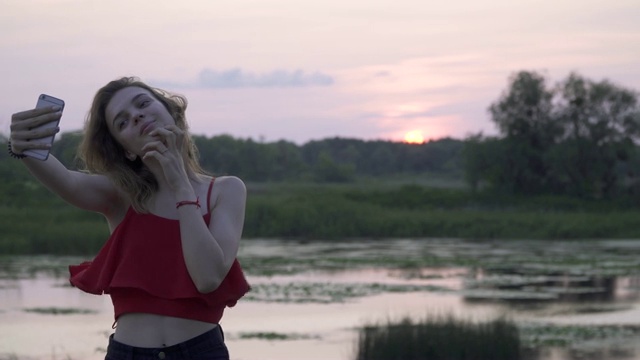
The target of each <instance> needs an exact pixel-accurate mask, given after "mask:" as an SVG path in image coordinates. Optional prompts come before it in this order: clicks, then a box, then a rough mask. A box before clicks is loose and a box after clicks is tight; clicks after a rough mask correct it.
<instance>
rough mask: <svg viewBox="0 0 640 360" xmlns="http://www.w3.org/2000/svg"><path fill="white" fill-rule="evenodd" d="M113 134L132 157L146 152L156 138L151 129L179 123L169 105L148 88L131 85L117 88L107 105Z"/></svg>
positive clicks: (110, 130)
mask: <svg viewBox="0 0 640 360" xmlns="http://www.w3.org/2000/svg"><path fill="white" fill-rule="evenodd" d="M105 120H106V122H107V127H108V128H109V132H110V133H111V135H112V136H113V137H114V138H115V139H116V141H118V143H120V145H121V146H122V147H123V148H124V149H125V150H126V152H127V157H128V158H129V160H135V158H136V157H137V156H142V155H143V154H142V147H143V146H144V145H145V144H147V143H148V142H149V141H151V140H154V138H153V137H152V136H150V135H149V133H150V132H151V131H152V130H153V129H155V128H158V127H164V126H165V125H172V124H175V120H174V119H173V117H172V116H171V114H170V113H169V111H168V110H167V108H166V107H165V106H164V104H162V102H160V101H159V100H158V99H156V97H155V96H154V95H153V94H152V93H151V92H149V91H148V90H146V89H143V88H140V87H136V86H130V87H126V88H124V89H121V90H119V91H117V92H116V93H115V94H114V95H113V97H112V98H111V100H110V101H109V103H108V104H107V106H106V108H105Z"/></svg>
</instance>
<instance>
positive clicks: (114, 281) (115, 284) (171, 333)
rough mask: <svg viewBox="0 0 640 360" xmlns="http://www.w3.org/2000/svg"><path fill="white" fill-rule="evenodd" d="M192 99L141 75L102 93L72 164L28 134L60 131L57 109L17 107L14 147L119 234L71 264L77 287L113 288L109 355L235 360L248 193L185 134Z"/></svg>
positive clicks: (53, 186) (244, 287)
mask: <svg viewBox="0 0 640 360" xmlns="http://www.w3.org/2000/svg"><path fill="white" fill-rule="evenodd" d="M186 106H187V101H186V99H185V98H184V97H182V96H179V95H174V94H170V93H168V92H165V91H163V90H160V89H156V88H152V87H150V86H148V85H146V84H145V83H143V82H141V81H140V80H138V79H136V78H121V79H118V80H114V81H111V82H110V83H108V84H107V85H106V86H104V87H103V88H101V89H100V90H99V91H98V92H97V94H96V95H95V98H94V101H93V104H92V106H91V110H90V112H89V114H88V117H87V120H86V123H85V135H84V138H83V141H82V143H81V145H80V149H79V158H80V159H81V160H82V161H83V163H84V164H85V166H86V170H87V171H84V172H78V171H70V170H68V169H67V168H65V167H64V166H63V165H62V164H61V163H60V162H59V161H58V160H57V159H55V158H54V157H53V156H49V158H48V159H47V160H45V161H40V160H36V159H32V158H29V157H27V156H25V155H24V154H23V152H24V151H25V150H29V149H48V148H49V146H47V145H39V143H38V142H34V141H30V140H32V139H37V138H42V137H47V136H50V135H51V134H54V133H56V132H58V131H59V129H58V128H54V129H50V130H39V129H38V126H39V125H41V124H45V123H47V122H51V121H55V120H58V119H59V118H60V116H61V111H60V109H59V108H56V107H52V108H48V109H34V110H28V111H24V112H20V113H16V114H13V116H12V118H11V135H10V142H9V152H10V153H11V155H12V156H13V157H15V158H18V159H20V160H21V161H22V162H23V163H24V164H25V165H26V166H27V168H28V169H29V171H30V172H31V173H32V174H33V175H34V176H35V177H36V178H37V179H38V180H39V181H40V182H41V183H42V184H44V186H46V187H47V188H48V189H50V190H51V191H52V192H54V193H55V194H57V195H58V196H60V197H61V198H62V199H64V200H65V201H67V202H68V203H70V204H72V205H74V206H77V207H79V208H81V209H85V210H88V211H94V212H99V213H101V214H103V215H104V216H105V218H106V219H107V222H108V224H109V229H110V231H111V236H110V238H109V239H108V241H107V242H106V243H105V245H104V246H103V248H102V249H101V250H100V252H99V253H98V255H97V256H96V257H95V259H94V260H93V261H91V262H85V263H83V264H80V265H77V266H71V267H70V272H71V277H70V281H71V283H72V284H73V285H74V286H76V287H78V288H79V289H81V290H83V291H86V292H89V293H92V294H103V293H106V294H109V295H110V296H111V299H112V301H113V305H114V312H115V322H114V328H115V332H114V334H113V335H111V337H110V338H109V346H108V348H107V355H106V358H105V359H107V360H116V359H131V360H145V359H228V358H229V354H228V351H227V348H226V346H225V344H224V338H223V333H222V329H221V328H220V325H219V324H218V322H219V321H220V319H221V317H222V314H223V311H224V308H225V307H227V306H233V305H235V303H236V301H237V300H238V299H240V298H241V297H242V296H243V295H244V294H245V293H246V292H247V291H248V290H249V285H248V284H247V282H246V280H245V278H244V275H243V272H242V269H241V268H240V265H239V263H238V261H237V260H236V255H237V252H238V245H239V240H240V237H241V234H242V228H243V223H244V211H245V199H246V189H245V186H244V183H243V182H242V181H241V180H240V179H238V178H236V177H218V178H215V179H214V178H212V177H210V176H208V175H207V174H206V173H205V172H204V171H203V170H202V169H201V167H200V165H199V163H198V157H197V150H196V148H195V146H194V144H193V142H192V141H191V138H190V136H189V134H188V129H187V123H186V119H185V109H186Z"/></svg>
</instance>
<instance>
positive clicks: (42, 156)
mask: <svg viewBox="0 0 640 360" xmlns="http://www.w3.org/2000/svg"><path fill="white" fill-rule="evenodd" d="M51 106H59V107H60V109H61V110H60V111H62V110H63V109H64V101H63V100H60V99H58V98H55V97H53V96H51V95H47V94H41V95H40V96H38V102H37V103H36V108H37V109H40V108H44V107H51ZM59 122H60V120H58V121H52V122H48V123H46V124H42V125H40V126H39V127H38V129H48V128H55V127H57V126H58V123H59ZM54 138H55V135H51V136H47V137H44V138H40V139H33V140H31V141H37V142H41V143H46V144H53V140H54ZM24 154H25V155H27V156H30V157H32V158H35V159H38V160H43V161H44V160H46V159H47V158H48V157H49V150H40V149H32V150H25V151H24Z"/></svg>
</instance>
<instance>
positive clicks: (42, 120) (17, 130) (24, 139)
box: [9, 106, 62, 154]
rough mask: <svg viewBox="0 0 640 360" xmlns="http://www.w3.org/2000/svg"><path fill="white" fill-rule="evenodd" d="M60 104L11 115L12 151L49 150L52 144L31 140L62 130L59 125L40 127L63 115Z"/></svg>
mask: <svg viewBox="0 0 640 360" xmlns="http://www.w3.org/2000/svg"><path fill="white" fill-rule="evenodd" d="M61 110H62V109H61V108H60V107H59V106H52V107H46V108H40V109H32V110H27V111H22V112H19V113H15V114H13V115H11V134H10V135H9V139H10V141H11V151H13V152H14V153H16V154H22V153H23V152H24V151H25V150H34V149H40V150H48V149H49V148H51V145H49V144H46V143H43V142H39V141H31V140H35V139H41V138H45V137H48V136H51V135H54V134H56V133H58V132H59V131H60V128H59V127H58V126H55V127H50V128H39V127H40V126H41V125H44V124H47V123H50V122H52V121H57V120H59V119H60V117H61V116H62V111H61Z"/></svg>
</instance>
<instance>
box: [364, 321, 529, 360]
mask: <svg viewBox="0 0 640 360" xmlns="http://www.w3.org/2000/svg"><path fill="white" fill-rule="evenodd" d="M520 358H521V354H520V338H519V333H518V328H517V327H516V325H515V324H514V323H512V322H511V321H507V320H504V319H498V320H493V321H489V322H472V321H466V320H460V319H456V318H453V317H451V316H448V317H437V316H434V317H430V318H427V319H424V320H422V321H419V322H414V321H412V320H411V319H409V318H405V319H404V320H401V321H399V322H389V323H388V324H386V325H383V326H380V325H377V326H371V325H369V326H365V327H363V328H362V329H361V330H360V337H359V342H358V350H357V355H356V359H357V360H361V359H362V360H364V359H366V360H395V359H429V360H470V359H476V360H502V359H505V360H506V359H508V360H518V359H520Z"/></svg>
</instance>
